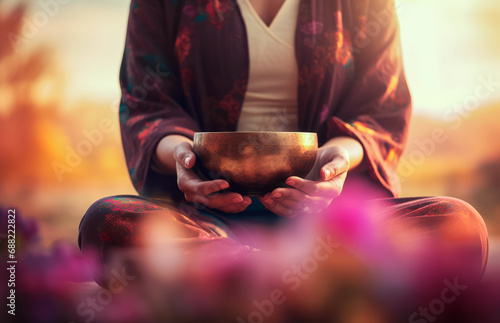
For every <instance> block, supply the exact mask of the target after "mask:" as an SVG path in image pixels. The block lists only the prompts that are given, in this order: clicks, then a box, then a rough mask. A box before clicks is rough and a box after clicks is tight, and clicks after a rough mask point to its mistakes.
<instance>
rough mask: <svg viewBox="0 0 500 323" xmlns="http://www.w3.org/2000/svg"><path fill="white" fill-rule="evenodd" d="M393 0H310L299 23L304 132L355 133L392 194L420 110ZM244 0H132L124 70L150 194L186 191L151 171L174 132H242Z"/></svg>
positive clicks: (129, 149) (129, 124)
mask: <svg viewBox="0 0 500 323" xmlns="http://www.w3.org/2000/svg"><path fill="white" fill-rule="evenodd" d="M396 11H397V10H396V7H395V4H394V0H301V1H300V7H299V14H298V17H297V27H296V30H295V51H296V58H297V63H298V67H299V85H298V113H299V116H298V117H299V129H300V131H312V132H316V133H317V134H318V139H319V143H320V144H323V143H325V142H326V141H327V140H329V139H330V138H333V137H335V136H350V137H353V138H355V139H357V140H358V141H359V142H361V144H362V145H363V147H364V151H365V159H364V161H363V164H364V165H365V169H366V174H367V176H369V177H370V178H371V179H372V180H373V181H375V182H376V183H378V184H379V185H380V186H381V187H383V188H385V189H386V191H387V192H389V193H390V194H391V195H393V196H397V194H398V192H399V184H398V180H397V174H396V167H397V163H398V159H399V157H400V156H401V154H402V151H403V148H404V145H405V141H406V137H407V129H408V123H409V118H410V113H411V98H410V93H409V91H408V87H407V84H406V80H405V76H404V72H403V66H402V58H401V48H400V40H399V26H398V21H397V18H396ZM248 69H249V55H248V42H247V36H246V30H245V24H244V21H243V18H242V16H241V12H240V10H239V7H238V4H237V2H236V0H132V3H131V7H130V16H129V21H128V31H127V36H126V48H125V52H124V56H123V62H122V67H121V72H120V83H121V88H122V100H121V105H120V125H121V133H122V139H123V147H124V151H125V156H126V160H127V166H128V169H129V172H130V177H131V179H132V182H133V184H134V186H135V188H136V189H137V191H138V192H139V194H140V195H143V196H167V195H170V196H176V194H177V196H180V195H178V193H179V192H178V189H177V185H176V180H175V177H174V176H171V175H170V176H169V175H164V174H160V173H159V172H157V171H156V170H155V168H154V167H152V161H153V159H152V156H153V154H154V153H155V149H156V145H157V144H158V142H159V140H160V139H161V138H163V137H164V136H167V135H170V134H180V135H184V136H186V137H189V138H192V137H193V134H194V132H196V131H235V130H236V126H237V123H238V118H239V115H240V111H241V106H242V102H243V99H244V96H245V90H246V86H247V82H248Z"/></svg>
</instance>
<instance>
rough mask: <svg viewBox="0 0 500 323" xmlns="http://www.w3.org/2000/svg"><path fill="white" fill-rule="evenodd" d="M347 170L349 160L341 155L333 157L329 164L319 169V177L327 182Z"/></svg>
mask: <svg viewBox="0 0 500 323" xmlns="http://www.w3.org/2000/svg"><path fill="white" fill-rule="evenodd" d="M348 170H349V160H348V159H346V158H345V157H344V156H342V155H335V157H334V158H333V159H332V161H331V162H329V163H327V164H325V165H324V166H323V167H321V170H320V176H321V179H322V180H324V181H329V180H331V179H332V178H334V177H335V176H338V175H340V174H343V173H345V172H347V171H348Z"/></svg>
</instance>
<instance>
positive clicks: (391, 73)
mask: <svg viewBox="0 0 500 323" xmlns="http://www.w3.org/2000/svg"><path fill="white" fill-rule="evenodd" d="M356 5H357V7H354V10H353V11H354V15H353V17H352V19H353V20H354V24H355V26H356V27H354V28H353V30H352V31H351V32H352V35H353V37H352V40H353V42H352V43H353V47H352V55H353V57H354V64H355V73H356V75H355V77H354V80H353V84H352V87H350V90H349V92H348V93H347V94H346V96H345V97H344V99H343V100H342V101H341V104H340V106H339V108H338V109H337V113H336V116H335V117H332V118H330V120H329V122H328V135H327V137H328V138H333V137H335V136H350V137H353V138H355V139H357V140H358V141H359V142H360V143H361V144H362V146H363V148H364V153H365V157H364V160H363V165H364V166H365V167H367V168H368V172H369V174H370V177H371V178H372V179H374V180H375V181H377V182H379V183H380V184H382V185H383V187H385V188H386V189H387V190H388V191H389V192H390V193H391V194H392V195H393V196H398V194H399V191H400V185H399V180H398V176H397V164H398V161H399V158H400V156H401V154H402V152H403V149H404V146H405V143H406V137H407V132H408V124H409V119H410V114H411V97H410V93H409V90H408V86H407V83H406V80H405V75H404V71H403V64H402V57H401V46H400V38H399V24H398V21H397V17H396V9H395V7H394V0H369V1H359V2H358V1H356V2H354V4H353V6H356Z"/></svg>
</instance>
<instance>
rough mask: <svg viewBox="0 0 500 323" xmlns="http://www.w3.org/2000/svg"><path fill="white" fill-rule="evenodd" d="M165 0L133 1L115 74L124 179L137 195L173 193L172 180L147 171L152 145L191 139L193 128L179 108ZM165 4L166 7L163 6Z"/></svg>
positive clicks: (171, 17)
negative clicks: (169, 137)
mask: <svg viewBox="0 0 500 323" xmlns="http://www.w3.org/2000/svg"><path fill="white" fill-rule="evenodd" d="M171 3H172V2H170V1H167V2H166V1H161V0H133V1H132V3H131V6H130V15H129V20H128V29H127V36H126V45H125V52H124V55H123V61H122V65H121V70H120V85H121V90H122V99H121V104H120V112H119V116H120V129H121V135H122V142H123V148H124V152H125V158H126V162H127V167H128V170H129V173H130V178H131V180H132V183H133V184H134V187H135V188H136V190H137V191H138V192H139V194H140V195H143V196H161V195H162V194H164V193H168V192H173V191H176V190H177V189H176V179H175V176H167V175H164V174H160V173H159V172H157V171H155V169H154V167H151V165H152V162H153V156H154V153H155V150H156V146H157V144H158V142H159V141H160V140H161V139H162V138H163V137H165V136H167V135H170V134H180V135H184V136H186V137H188V138H191V139H192V137H193V134H194V132H195V131H198V129H199V125H198V123H197V122H196V121H195V120H194V119H193V117H192V113H188V112H187V111H186V109H185V106H186V104H185V101H186V98H185V96H184V93H183V90H182V85H181V80H180V76H179V71H178V70H179V67H178V63H177V59H176V51H175V41H176V40H175V33H174V30H173V29H174V28H173V25H174V24H173V20H174V19H175V18H174V17H175V10H177V9H176V8H175V6H174V5H173V4H171ZM165 6H171V7H172V8H165Z"/></svg>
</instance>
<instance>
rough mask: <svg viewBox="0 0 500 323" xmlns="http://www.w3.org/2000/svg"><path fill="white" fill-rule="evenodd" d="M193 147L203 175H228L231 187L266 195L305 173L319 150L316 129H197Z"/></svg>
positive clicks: (214, 176)
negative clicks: (226, 130) (230, 130)
mask: <svg viewBox="0 0 500 323" xmlns="http://www.w3.org/2000/svg"><path fill="white" fill-rule="evenodd" d="M193 151H194V153H195V155H196V157H197V161H196V164H197V168H198V172H199V175H200V177H202V178H204V179H207V180H213V179H225V180H227V181H228V182H229V189H230V190H232V191H235V192H239V193H241V194H244V195H249V196H257V195H264V194H265V193H267V192H270V191H272V190H273V189H274V188H276V187H279V186H285V184H284V182H285V181H286V179H287V178H288V177H290V176H299V177H305V176H306V175H307V174H308V173H309V171H310V170H311V168H312V166H313V165H314V162H315V160H316V155H317V152H318V138H317V135H316V133H309V132H267V131H255V132H250V131H248V132H247V131H245V132H197V133H195V134H194V142H193Z"/></svg>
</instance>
